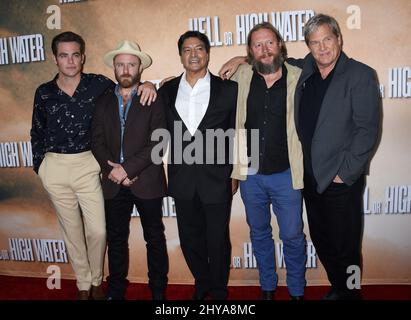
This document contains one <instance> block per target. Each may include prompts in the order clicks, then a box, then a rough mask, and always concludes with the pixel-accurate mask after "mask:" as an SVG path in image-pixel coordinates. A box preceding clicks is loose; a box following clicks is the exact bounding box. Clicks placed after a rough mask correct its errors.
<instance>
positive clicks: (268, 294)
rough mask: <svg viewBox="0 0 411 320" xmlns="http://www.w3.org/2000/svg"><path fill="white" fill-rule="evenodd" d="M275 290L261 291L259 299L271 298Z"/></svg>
mask: <svg viewBox="0 0 411 320" xmlns="http://www.w3.org/2000/svg"><path fill="white" fill-rule="evenodd" d="M274 293H275V291H265V290H262V291H261V300H273V298H274Z"/></svg>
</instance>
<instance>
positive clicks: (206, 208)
mask: <svg viewBox="0 0 411 320" xmlns="http://www.w3.org/2000/svg"><path fill="white" fill-rule="evenodd" d="M178 49H179V54H180V59H181V63H182V65H183V67H184V69H185V72H184V73H183V74H182V75H180V76H179V77H177V78H174V79H173V80H171V81H168V82H166V83H165V84H164V86H163V87H162V88H161V89H160V91H159V95H160V96H161V97H162V99H163V100H164V103H165V106H166V117H167V127H168V129H169V131H170V134H171V144H170V150H169V153H170V155H171V161H170V162H169V164H168V194H169V195H170V196H172V197H174V200H175V205H176V212H177V223H178V230H179V236H180V243H181V248H182V251H183V254H184V257H185V259H186V262H187V265H188V267H189V268H190V271H191V272H192V274H193V276H194V279H195V292H194V295H193V299H204V298H205V297H206V296H207V295H210V297H211V298H212V299H226V298H227V283H228V276H229V270H230V257H231V244H230V237H229V228H228V226H229V220H230V210H231V199H232V192H233V190H232V188H231V185H232V184H231V178H230V174H231V171H232V165H231V161H230V159H232V156H231V154H230V145H231V146H232V139H233V135H234V125H235V111H236V102H237V85H236V83H234V82H232V81H222V80H221V79H220V78H218V77H216V76H214V75H213V74H211V73H210V72H209V71H208V69H207V67H208V62H209V57H210V43H209V40H208V38H207V36H206V35H204V34H202V33H200V32H198V31H187V32H186V33H184V34H183V35H182V36H181V37H180V39H179V41H178ZM206 131H207V135H206ZM210 132H211V133H217V136H216V135H214V136H213V137H211V138H210V135H209V133H210ZM218 133H220V135H219V136H218ZM220 138H223V140H222V143H215V142H216V141H218V142H221V139H220ZM210 139H211V140H210ZM207 140H208V141H207ZM211 142H212V143H211Z"/></svg>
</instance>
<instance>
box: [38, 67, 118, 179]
mask: <svg viewBox="0 0 411 320" xmlns="http://www.w3.org/2000/svg"><path fill="white" fill-rule="evenodd" d="M57 77H58V75H56V76H55V77H54V79H53V80H52V81H49V82H47V83H44V84H42V85H41V86H39V87H38V88H37V90H36V94H35V97H34V107H33V118H32V128H31V131H30V134H31V145H32V151H33V169H34V171H36V172H37V171H38V168H39V167H40V164H41V162H42V161H43V158H44V154H45V153H46V152H56V153H80V152H84V151H88V150H90V148H91V146H90V142H91V141H90V127H91V117H92V114H93V111H94V104H95V101H96V98H97V97H99V96H100V95H101V94H102V93H103V92H104V90H106V89H107V88H108V87H109V86H111V85H114V83H113V82H112V81H111V80H110V79H108V78H106V77H104V76H102V75H97V74H86V73H82V74H81V80H80V83H79V84H78V86H77V88H76V91H75V92H74V94H73V96H72V97H70V96H69V95H67V94H66V93H65V92H64V91H62V90H61V89H60V88H59V87H58V86H57V82H56V81H57Z"/></svg>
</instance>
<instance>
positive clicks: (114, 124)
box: [107, 92, 121, 154]
mask: <svg viewBox="0 0 411 320" xmlns="http://www.w3.org/2000/svg"><path fill="white" fill-rule="evenodd" d="M108 106H109V111H108V113H109V115H108V119H107V120H108V122H109V123H110V127H111V128H112V138H113V141H114V147H115V150H116V152H117V150H118V154H120V145H121V129H120V117H119V115H118V99H117V96H116V94H115V93H114V92H113V94H112V95H110V101H108Z"/></svg>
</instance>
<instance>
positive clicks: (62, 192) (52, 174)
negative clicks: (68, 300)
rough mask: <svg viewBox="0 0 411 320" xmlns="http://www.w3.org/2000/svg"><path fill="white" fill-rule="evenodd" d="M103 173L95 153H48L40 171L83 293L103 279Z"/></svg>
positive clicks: (104, 243)
mask: <svg viewBox="0 0 411 320" xmlns="http://www.w3.org/2000/svg"><path fill="white" fill-rule="evenodd" d="M99 173H100V166H99V164H98V162H97V161H96V159H95V158H94V156H93V154H92V153H91V151H86V152H82V153H78V154H59V153H52V152H48V153H46V155H45V158H44V160H43V162H42V163H41V166H40V168H39V176H40V178H41V181H42V183H43V186H44V188H45V189H46V190H47V192H48V194H49V196H50V199H51V201H52V202H53V205H54V207H55V209H56V212H57V217H58V220H59V223H60V227H61V230H62V232H63V238H64V241H65V243H66V247H67V251H68V254H69V258H70V262H71V265H72V267H73V269H74V272H75V274H76V279H77V287H78V289H79V290H89V289H90V286H91V285H94V286H98V285H100V284H101V281H102V278H103V263H104V255H105V248H106V225H105V215H104V199H103V193H102V190H101V185H100V177H99ZM80 208H81V210H80Z"/></svg>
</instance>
